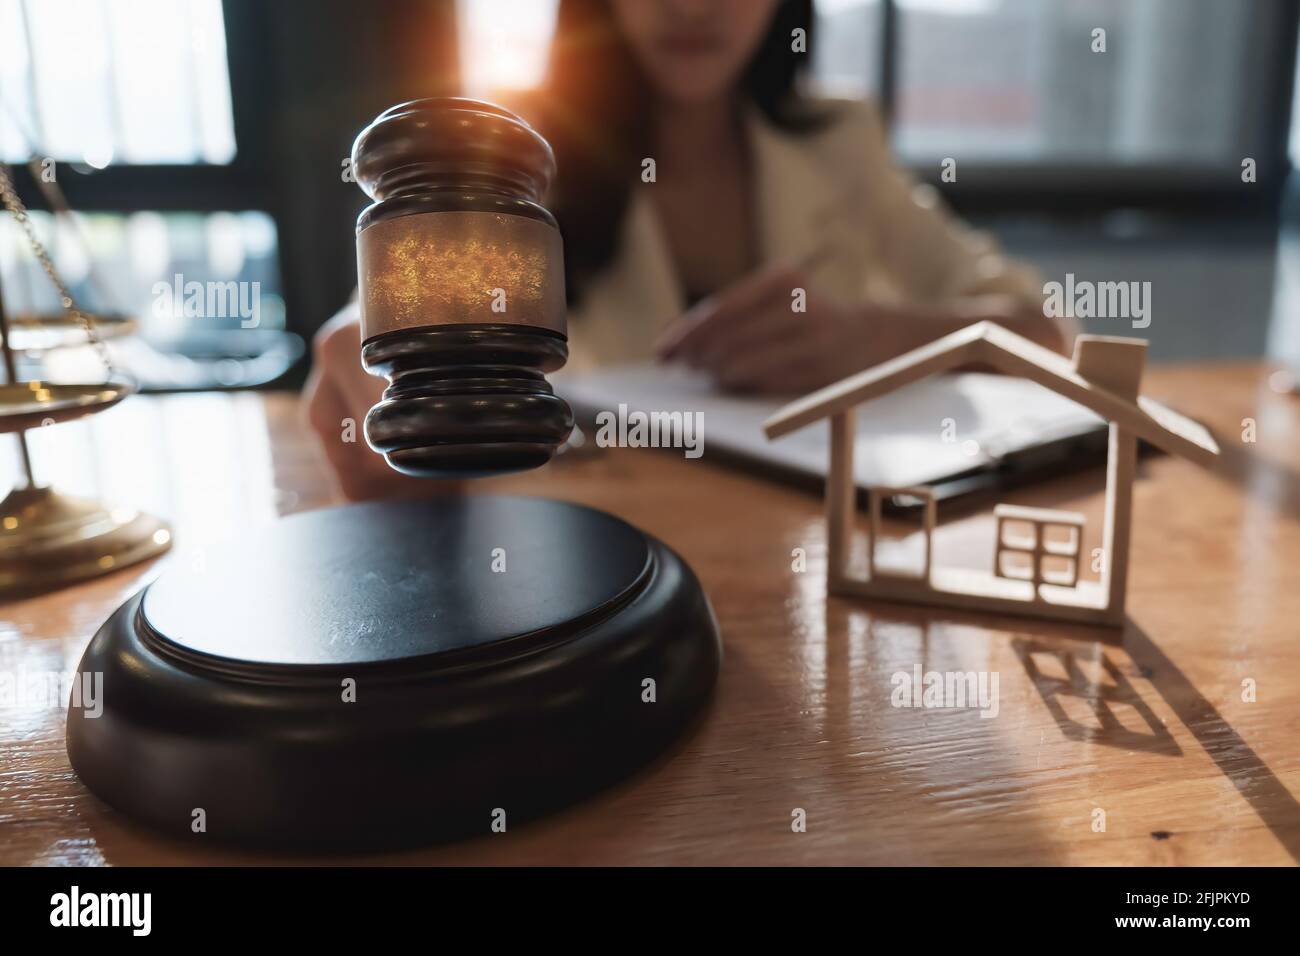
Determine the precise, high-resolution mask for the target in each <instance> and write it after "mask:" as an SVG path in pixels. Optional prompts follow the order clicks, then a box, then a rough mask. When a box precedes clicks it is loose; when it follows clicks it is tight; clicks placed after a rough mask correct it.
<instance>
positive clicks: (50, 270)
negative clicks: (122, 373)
mask: <svg viewBox="0 0 1300 956" xmlns="http://www.w3.org/2000/svg"><path fill="white" fill-rule="evenodd" d="M0 202H3V203H4V206H5V208H6V209H7V210H9V214H10V215H12V216H13V217H14V220H15V221H16V222H17V223H18V225H19V226H20V227H21V228H22V230H23V233H24V234H25V235H26V237H27V243H28V245H30V246H31V248H32V254H33V255H35V256H36V260H37V261H38V262H39V263H40V264H41V268H42V269H43V270H44V271H45V274H46V275H47V276H48V277H49V280H50V282H51V283H53V285H54V288H55V291H57V292H58V294H59V303H60V305H62V306H63V310H64V312H66V313H67V314H68V317H69V318H71V319H72V320H73V321H75V322H77V323H79V324H80V325H81V327H82V329H83V330H84V331H85V333H86V340H87V341H88V342H89V343H90V345H91V346H92V347H93V348H94V349H95V352H96V354H97V355H98V356H99V360H100V362H102V363H103V365H104V369H105V371H106V372H107V374H108V378H109V379H112V378H113V377H114V376H115V375H116V373H117V366H116V365H114V364H113V359H112V356H111V355H110V354H109V351H108V347H107V346H106V345H105V344H104V341H103V339H101V338H100V337H99V333H98V332H96V331H95V323H94V322H93V321H92V320H91V318H90V316H89V315H88V314H87V313H85V312H83V311H82V310H81V309H79V308H77V304H76V302H75V301H74V300H73V298H72V293H71V292H70V291H69V290H68V287H67V286H66V285H65V284H64V282H63V279H62V277H61V276H60V275H59V273H58V270H57V269H55V268H54V262H53V261H52V260H51V259H50V256H49V253H48V252H46V250H45V245H44V243H42V242H41V240H40V238H39V237H38V236H37V235H36V227H35V226H33V225H32V221H31V216H29V215H28V213H27V207H26V206H25V205H23V201H22V200H21V199H20V198H19V197H18V192H17V190H16V189H14V184H13V180H12V179H11V178H10V177H9V169H8V167H7V166H6V165H5V164H4V163H0Z"/></svg>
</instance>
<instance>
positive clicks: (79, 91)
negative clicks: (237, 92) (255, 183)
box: [0, 0, 235, 169]
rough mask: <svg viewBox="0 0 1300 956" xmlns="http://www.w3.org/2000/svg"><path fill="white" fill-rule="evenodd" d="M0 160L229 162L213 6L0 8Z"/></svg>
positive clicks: (211, 1) (129, 3) (141, 1)
mask: <svg viewBox="0 0 1300 956" xmlns="http://www.w3.org/2000/svg"><path fill="white" fill-rule="evenodd" d="M0 96H2V97H3V104H2V107H3V109H2V110H0V160H4V161H7V162H21V161H23V160H26V159H27V158H28V157H29V156H31V155H33V154H36V155H39V156H43V157H51V158H53V159H55V160H58V161H68V162H77V163H85V164H87V165H89V166H92V167H95V168H101V169H102V168H103V167H105V166H108V165H110V164H115V163H147V164H170V163H228V162H230V161H231V160H232V159H233V158H234V155H235V132H234V120H233V117H232V114H231V102H230V77H229V75H228V73H227V66H226V37H225V27H224V24H223V21H222V9H221V0H39V2H33V0H0Z"/></svg>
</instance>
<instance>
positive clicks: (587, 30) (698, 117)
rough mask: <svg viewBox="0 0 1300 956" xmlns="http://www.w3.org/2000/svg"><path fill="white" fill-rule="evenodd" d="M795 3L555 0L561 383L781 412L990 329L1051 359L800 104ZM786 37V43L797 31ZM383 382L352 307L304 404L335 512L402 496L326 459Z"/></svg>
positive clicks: (907, 188)
mask: <svg viewBox="0 0 1300 956" xmlns="http://www.w3.org/2000/svg"><path fill="white" fill-rule="evenodd" d="M812 19H813V18H812V3H811V0H561V3H560V7H559V15H558V20H557V25H556V32H555V37H554V41H553V46H552V54H551V63H550V68H549V70H548V75H547V79H546V82H545V84H544V86H543V88H542V89H541V90H539V91H538V92H537V93H536V94H535V95H533V96H531V97H529V99H528V101H525V102H522V103H512V104H509V105H512V106H514V107H516V108H518V109H519V110H520V111H521V112H522V113H523V114H524V115H525V116H526V117H527V118H528V119H529V120H530V121H531V122H533V124H534V125H535V126H537V127H538V129H539V130H540V131H541V132H542V133H543V134H544V135H545V136H546V137H547V138H548V139H549V140H550V141H551V144H552V146H553V147H554V148H555V154H556V162H557V165H558V175H557V181H556V185H555V189H554V195H553V196H552V197H551V200H550V207H551V208H552V209H553V211H554V212H555V213H556V216H557V218H558V219H559V222H560V228H561V231H562V233H563V235H564V242H565V266H566V272H567V283H568V285H567V292H568V295H569V301H570V317H569V341H570V363H569V365H570V368H572V369H577V370H581V369H584V368H590V367H593V366H597V365H603V364H611V363H621V362H632V361H643V360H647V359H652V358H657V359H660V360H664V361H680V362H685V363H687V364H689V365H691V366H694V367H696V368H698V369H700V370H701V371H702V372H704V373H706V374H708V375H709V376H711V377H712V379H713V380H714V381H715V382H716V383H717V385H718V386H719V387H720V388H724V389H729V390H736V391H744V392H771V393H781V394H797V393H800V392H804V391H808V390H810V389H813V388H817V387H819V386H822V385H826V384H828V383H830V382H833V381H835V380H837V379H839V378H841V377H843V376H845V375H848V374H851V373H853V372H856V371H859V370H861V369H863V368H866V367H868V366H870V365H873V364H875V363H877V362H879V361H882V360H884V359H887V358H890V357H892V356H894V355H897V354H899V353H901V352H904V351H907V350H909V349H911V348H915V347H916V346H918V345H922V344H924V343H926V342H928V341H931V340H933V339H935V338H938V337H939V336H942V335H945V334H947V333H948V332H951V331H953V330H955V329H957V328H960V327H962V326H964V325H968V324H969V323H971V322H974V321H978V320H981V319H991V320H993V321H996V322H999V323H1001V324H1003V325H1005V326H1007V327H1008V328H1011V329H1013V330H1014V331H1016V332H1019V333H1020V334H1022V335H1025V336H1027V337H1029V338H1031V339H1034V340H1036V341H1038V342H1040V343H1042V344H1044V345H1046V346H1048V347H1049V348H1053V349H1057V350H1063V349H1064V348H1065V346H1066V344H1067V338H1068V336H1069V332H1070V330H1069V329H1067V328H1064V327H1063V326H1062V325H1059V324H1058V323H1057V322H1056V321H1054V320H1052V319H1049V318H1046V317H1044V315H1043V310H1042V298H1041V293H1040V290H1041V284H1040V282H1039V280H1038V279H1037V277H1036V276H1035V275H1034V274H1033V273H1032V272H1031V271H1030V270H1029V269H1027V268H1025V267H1023V266H1021V265H1018V264H1016V263H1013V262H1011V261H1009V260H1007V259H1006V258H1004V257H1003V256H1002V255H1001V254H1000V252H999V250H998V249H997V247H996V245H995V243H994V242H993V241H992V240H991V239H990V238H989V237H987V236H985V235H983V234H980V233H976V232H974V231H972V230H971V229H969V228H968V227H966V226H965V225H963V224H962V223H960V222H959V221H958V220H956V219H955V218H954V217H952V216H951V215H950V214H949V213H948V212H947V211H946V210H945V209H944V208H943V207H942V204H941V203H940V201H939V199H938V197H937V195H936V193H935V191H934V190H933V189H931V188H928V187H918V186H917V184H916V183H915V182H913V181H912V180H911V179H910V178H909V177H908V176H907V175H906V174H905V173H904V172H902V171H901V170H899V169H898V168H897V167H895V166H894V164H893V163H892V161H891V159H890V156H889V151H888V145H887V142H886V139H885V136H884V132H883V130H882V127H881V124H880V122H879V119H878V117H877V116H876V114H875V111H874V110H873V108H872V107H871V105H870V104H868V103H865V102H861V101H849V100H826V99H817V98H813V97H811V96H809V95H807V93H806V92H805V88H804V81H805V77H806V73H807V70H808V65H809V62H810V56H811V52H810V51H811V48H812V46H811V45H812V40H813V37H812ZM800 31H802V33H801V32H800ZM383 385H384V383H383V382H382V380H379V379H375V378H372V377H370V376H368V375H366V374H365V373H364V372H363V371H362V369H361V366H360V359H359V328H358V325H357V316H356V311H355V305H353V306H350V307H349V308H347V309H345V310H344V311H343V312H342V313H340V315H338V316H336V317H335V318H334V319H333V320H331V322H330V323H329V324H327V325H326V326H325V327H324V328H322V330H321V332H320V333H319V334H318V336H317V339H316V365H315V368H314V370H313V376H312V380H311V382H310V383H309V387H308V392H307V402H308V408H309V412H310V418H311V421H312V423H313V426H314V427H315V428H316V429H317V430H318V432H320V434H321V435H322V438H323V439H324V444H325V448H326V451H327V454H328V455H329V457H330V461H331V464H332V465H333V467H334V470H335V472H336V474H337V476H338V478H339V480H340V484H341V485H342V487H343V489H344V491H345V493H347V494H348V495H349V496H350V497H368V496H373V495H379V494H386V493H391V492H393V491H395V490H398V489H399V488H400V487H401V486H402V485H403V484H404V480H403V479H402V478H401V477H400V476H397V475H395V474H393V473H392V472H391V471H389V470H388V468H387V466H386V465H385V464H384V463H383V460H382V459H381V458H380V457H379V456H378V455H375V454H374V453H372V452H370V450H369V449H368V448H366V447H365V445H364V444H363V443H350V444H346V445H345V444H344V443H342V442H340V441H338V434H339V421H340V419H341V418H343V417H351V418H353V419H354V420H356V421H360V420H361V419H362V417H364V415H365V413H366V411H367V410H368V409H369V408H370V406H371V405H373V404H374V403H375V401H377V400H378V398H379V394H380V392H381V391H382V388H383Z"/></svg>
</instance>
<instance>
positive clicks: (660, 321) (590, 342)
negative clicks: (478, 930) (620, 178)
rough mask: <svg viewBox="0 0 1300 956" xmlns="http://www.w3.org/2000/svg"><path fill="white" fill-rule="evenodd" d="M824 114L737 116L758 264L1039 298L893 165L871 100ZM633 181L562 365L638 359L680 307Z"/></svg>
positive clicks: (851, 296)
mask: <svg viewBox="0 0 1300 956" xmlns="http://www.w3.org/2000/svg"><path fill="white" fill-rule="evenodd" d="M823 105H824V107H825V109H826V110H827V112H828V113H829V114H830V115H831V116H832V119H831V120H830V121H829V122H828V124H827V125H826V126H825V127H823V128H822V129H820V130H817V131H815V132H811V133H805V134H797V133H787V132H784V131H782V130H779V129H777V128H776V127H774V126H772V124H771V123H769V122H768V121H767V120H766V119H765V118H764V117H763V116H762V115H761V114H760V113H759V112H758V111H757V110H751V111H750V112H749V114H748V115H747V117H746V129H747V134H748V136H749V139H750V148H751V155H752V157H753V161H754V188H755V195H754V200H755V202H757V204H758V216H757V223H758V229H759V236H758V248H759V252H760V256H761V260H762V263H763V264H764V265H771V264H778V263H785V264H790V265H797V264H799V263H801V262H806V261H808V260H809V259H810V258H813V259H815V262H816V264H815V266H814V267H813V268H811V269H810V270H809V272H808V274H809V280H810V283H811V284H812V285H814V286H816V287H817V288H819V289H821V290H822V291H824V292H827V293H829V294H832V295H835V296H837V297H839V298H841V299H843V300H845V301H859V302H870V301H875V302H880V303H884V304H888V303H893V304H902V303H913V304H930V305H940V304H943V303H945V302H952V301H955V300H959V299H962V298H966V297H970V296H974V295H983V294H989V293H1002V294H1009V295H1012V296H1014V297H1016V298H1018V299H1021V300H1023V301H1024V302H1025V303H1026V304H1027V305H1028V306H1029V307H1030V308H1032V309H1035V310H1036V309H1040V308H1041V307H1042V296H1041V288H1042V286H1041V281H1040V280H1039V279H1038V277H1037V276H1036V275H1035V273H1034V272H1033V271H1032V270H1030V269H1028V268H1026V267H1024V266H1022V265H1020V264H1017V263H1014V262H1012V261H1009V260H1007V259H1005V258H1004V257H1003V256H1002V254H1001V252H1000V251H999V249H998V247H997V244H996V242H994V240H993V239H992V238H990V237H989V236H987V235H985V234H983V233H980V232H976V231H975V230H972V229H970V228H969V227H967V226H965V225H964V224H962V223H961V222H960V221H959V220H957V219H956V218H955V217H954V216H953V215H951V214H950V213H949V212H948V211H947V210H946V209H945V208H944V207H943V205H942V204H941V202H940V200H939V197H938V194H937V192H936V190H934V189H933V188H932V187H930V186H927V185H918V184H917V183H916V182H915V181H914V180H913V179H912V178H911V177H910V176H908V175H907V174H906V173H905V172H903V171H902V170H900V169H899V168H898V167H896V166H895V165H894V163H893V160H892V158H891V157H890V154H889V148H888V144H887V142H886V139H885V136H884V131H883V128H882V126H881V123H880V121H879V118H878V117H877V114H876V111H875V110H874V108H872V106H871V105H870V104H868V103H865V102H862V101H858V100H835V101H829V100H828V101H824V103H823ZM654 188H655V187H654V184H653V183H641V182H640V181H639V180H638V182H637V184H636V185H635V186H634V187H633V192H632V196H631V199H630V202H629V205H628V209H627V212H626V213H625V215H624V217H623V222H622V224H621V227H620V235H619V245H618V250H617V251H616V253H615V256H614V258H613V260H612V261H611V263H610V264H609V266H607V267H606V268H605V269H604V270H603V271H602V272H601V273H599V274H598V275H596V276H595V277H593V278H592V279H591V280H589V281H588V284H587V288H586V289H585V290H584V295H583V297H582V299H581V301H580V303H579V305H578V307H577V308H576V309H573V310H571V311H570V315H569V346H570V361H569V367H570V368H571V369H573V370H574V371H580V370H582V369H585V368H591V367H593V366H596V365H608V364H615V363H619V362H633V361H643V360H648V359H650V358H651V357H652V356H653V346H654V343H655V341H656V340H657V339H658V338H659V336H660V334H661V333H662V332H663V331H664V330H665V329H666V328H667V327H668V326H669V325H670V324H672V323H673V322H674V321H675V320H676V319H677V318H678V317H679V316H680V315H681V314H682V312H683V310H684V309H685V307H686V299H685V295H684V293H683V290H682V285H681V282H680V281H679V279H678V277H677V274H676V272H675V270H674V267H673V262H672V257H671V254H670V252H669V247H668V243H667V241H666V239H665V237H664V234H663V230H662V227H661V225H660V222H659V218H658V215H657V213H656V212H655V208H654V204H653V202H652V200H651V197H650V193H649V190H651V189H654Z"/></svg>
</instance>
